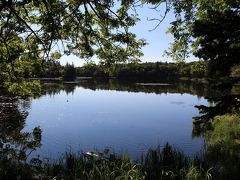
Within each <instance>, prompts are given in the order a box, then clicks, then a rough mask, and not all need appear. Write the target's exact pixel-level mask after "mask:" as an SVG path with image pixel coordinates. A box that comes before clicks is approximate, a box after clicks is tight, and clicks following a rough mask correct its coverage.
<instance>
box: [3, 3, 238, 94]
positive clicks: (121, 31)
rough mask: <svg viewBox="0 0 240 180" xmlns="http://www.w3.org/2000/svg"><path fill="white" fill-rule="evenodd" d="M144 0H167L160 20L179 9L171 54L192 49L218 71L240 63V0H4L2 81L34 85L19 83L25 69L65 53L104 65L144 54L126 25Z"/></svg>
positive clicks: (179, 54)
mask: <svg viewBox="0 0 240 180" xmlns="http://www.w3.org/2000/svg"><path fill="white" fill-rule="evenodd" d="M144 4H152V9H153V10H154V9H155V10H157V11H158V8H159V7H160V6H161V5H163V4H165V7H166V8H165V12H163V14H162V15H161V14H160V16H159V17H160V18H157V17H156V19H154V20H157V21H158V23H157V24H156V27H158V25H159V24H160V23H161V22H162V21H163V19H164V18H165V17H166V14H167V13H168V12H170V11H172V12H174V14H175V20H174V21H173V22H172V23H171V27H170V28H169V30H168V32H169V33H171V34H172V35H173V37H174V42H173V43H172V44H171V45H170V47H169V49H168V50H167V51H166V54H167V55H168V56H170V57H171V58H172V59H174V60H177V61H178V62H179V61H180V62H181V61H184V60H185V59H186V58H187V57H188V56H189V54H190V53H194V54H195V55H196V56H197V57H199V58H200V59H203V60H206V61H209V67H210V71H211V72H213V71H218V72H217V73H216V75H217V76H219V75H229V73H230V69H231V68H232V66H235V67H238V66H237V65H238V64H239V58H238V55H239V52H240V51H239V47H240V46H239V41H240V40H239V39H240V35H239V34H240V28H239V24H240V23H239V16H240V15H239V6H240V3H239V2H238V1H237V0H215V1H206V0H180V1H173V0H141V1H139V0H130V1H126V0H121V1H115V0H101V1H97V0H90V1H87V0H83V1H78V0H34V1H33V0H2V1H1V2H0V60H1V63H0V87H4V88H8V89H10V90H13V91H14V90H15V89H18V90H19V89H25V88H29V92H30V89H31V88H32V86H28V85H27V84H26V82H24V83H25V84H24V83H22V82H23V79H24V77H25V75H26V73H27V74H28V76H32V75H33V74H34V73H35V71H34V68H33V67H38V68H40V69H41V67H43V64H44V63H45V62H46V61H54V60H55V59H59V58H60V57H61V56H62V55H64V54H66V55H69V54H75V55H77V56H78V57H80V58H85V59H89V58H92V57H97V58H98V59H100V63H102V64H104V65H107V66H110V65H112V64H116V63H122V62H139V57H141V56H142V55H143V53H142V52H141V48H142V47H143V46H144V45H145V44H146V42H145V40H143V39H137V37H136V35H135V34H134V33H131V32H130V30H129V28H130V27H132V26H134V25H136V22H137V21H138V20H139V19H138V16H137V13H133V12H134V11H135V12H137V10H138V8H141V7H142V5H144ZM224 68H226V69H225V70H224ZM222 71H225V72H224V73H222ZM14 83H17V85H16V84H14ZM36 85H37V83H35V84H33V87H36ZM19 87H20V88H19ZM37 89H38V88H37ZM37 89H36V90H37ZM27 92H28V91H27Z"/></svg>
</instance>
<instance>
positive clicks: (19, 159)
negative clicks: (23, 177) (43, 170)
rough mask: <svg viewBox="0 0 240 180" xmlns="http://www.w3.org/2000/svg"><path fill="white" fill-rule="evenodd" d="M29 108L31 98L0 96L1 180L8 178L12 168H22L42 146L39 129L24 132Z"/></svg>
mask: <svg viewBox="0 0 240 180" xmlns="http://www.w3.org/2000/svg"><path fill="white" fill-rule="evenodd" d="M29 107H30V99H29V98H24V99H22V98H19V97H12V96H6V95H5V96H0V112H1V113H0V179H5V178H6V177H8V175H9V173H10V174H11V172H9V171H10V170H11V169H12V168H13V169H14V168H17V169H18V168H20V167H21V165H20V164H22V163H23V162H26V160H27V157H28V155H29V154H30V153H31V151H33V150H35V149H36V148H38V147H40V146H41V129H40V128H39V127H36V128H34V130H33V132H22V129H23V128H24V125H25V120H26V117H27V116H28V111H27V110H28V109H29ZM17 169H14V171H17ZM12 173H13V174H14V173H17V172H12Z"/></svg>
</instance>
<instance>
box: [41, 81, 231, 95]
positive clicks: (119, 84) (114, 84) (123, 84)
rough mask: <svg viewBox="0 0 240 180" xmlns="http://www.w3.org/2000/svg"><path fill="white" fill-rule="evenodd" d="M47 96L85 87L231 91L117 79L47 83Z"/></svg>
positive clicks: (157, 91)
mask: <svg viewBox="0 0 240 180" xmlns="http://www.w3.org/2000/svg"><path fill="white" fill-rule="evenodd" d="M44 87H45V88H44V90H45V93H46V94H49V95H54V94H58V93H60V91H65V92H66V93H67V94H69V93H74V91H75V90H76V87H83V88H85V89H91V90H94V91H95V90H116V91H127V92H144V93H155V94H167V93H179V94H184V93H187V94H191V95H197V96H198V97H220V96H222V95H224V94H229V93H230V90H228V91H226V90H223V89H216V88H211V87H210V86H209V84H200V83H191V82H189V81H177V82H176V81H175V82H172V83H141V82H137V83H136V82H129V81H119V80H116V79H110V80H103V79H87V80H81V81H78V82H75V83H63V84H55V83H47V84H44Z"/></svg>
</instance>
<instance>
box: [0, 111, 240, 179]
mask: <svg viewBox="0 0 240 180" xmlns="http://www.w3.org/2000/svg"><path fill="white" fill-rule="evenodd" d="M207 125H208V126H206V127H205V129H204V131H203V134H202V135H203V136H204V137H205V140H206V149H204V150H203V151H202V152H201V153H200V154H198V155H197V156H195V157H194V158H189V157H187V156H185V155H184V154H183V153H182V152H181V151H179V150H177V149H174V148H173V147H172V146H171V145H169V144H166V145H165V146H164V147H163V148H161V147H158V148H156V149H150V150H149V151H148V153H147V154H146V155H145V156H144V157H142V160H141V162H137V161H133V160H131V159H129V158H128V157H126V156H122V157H120V156H117V155H116V154H111V153H109V150H107V149H106V150H105V151H104V152H103V153H96V152H87V153H80V154H73V153H66V154H65V155H63V156H62V157H61V158H59V159H58V160H57V161H55V162H53V161H51V162H53V163H50V161H49V160H47V161H46V160H43V161H42V160H41V159H39V158H32V159H31V160H29V161H28V162H27V161H26V158H23V156H22V155H24V149H22V151H21V150H19V149H16V150H14V149H13V148H7V147H6V146H2V147H1V151H0V153H1V159H0V179H4V180H8V179H9V180H10V179H11V180H14V179H19V180H28V179H54V178H55V179H81V180H85V179H86V180H88V179H92V180H95V179H98V180H99V179H100V180H101V179H102V180H112V179H139V180H141V179H147V180H153V179H154V180H155V179H156V180H157V179H184V180H186V179H188V180H204V179H216V180H225V179H231V180H234V179H239V178H240V173H239V168H240V156H239V155H240V148H239V146H240V138H239V137H240V115H239V112H235V113H232V114H225V115H222V116H216V117H214V118H213V119H211V120H210V121H209V122H208V123H207ZM38 132H41V131H38ZM38 136H39V138H40V137H41V135H40V134H39V135H38ZM40 139H41V138H40ZM26 142H28V141H26ZM25 144H26V143H25ZM33 147H35V146H33ZM34 149H35V148H34ZM15 152H16V153H17V154H16V156H14V154H15ZM21 154H22V155H21ZM24 157H25V156H24Z"/></svg>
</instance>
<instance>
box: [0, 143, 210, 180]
mask: <svg viewBox="0 0 240 180" xmlns="http://www.w3.org/2000/svg"><path fill="white" fill-rule="evenodd" d="M0 166H1V169H0V178H1V179H5V180H6V179H9V180H10V179H11V180H14V179H24V180H28V179H54V178H55V179H71V180H72V179H81V180H90V179H91V180H97V179H98V180H113V179H119V180H120V179H136V180H141V179H147V180H148V179H149V180H152V179H199V180H200V179H211V173H210V169H209V170H205V169H203V168H202V166H201V164H200V163H199V162H197V161H196V162H195V161H193V160H190V159H188V158H186V156H185V155H184V154H183V153H182V152H180V151H177V150H175V149H173V148H172V146H170V145H169V144H166V145H165V147H164V148H162V149H160V147H158V148H157V149H156V150H149V152H148V153H147V155H146V157H145V159H144V160H143V161H142V163H138V162H136V161H132V160H130V159H129V158H128V157H126V156H123V157H118V156H116V155H114V154H108V152H106V153H93V152H88V153H82V154H80V155H76V154H72V153H66V154H65V155H64V156H63V157H62V158H60V159H59V160H58V162H55V163H48V162H46V163H44V162H42V161H41V160H40V159H37V158H33V159H32V160H31V161H30V163H23V162H22V163H20V162H18V163H17V162H15V161H13V160H12V159H8V161H6V160H5V161H4V160H1V163H0Z"/></svg>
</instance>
